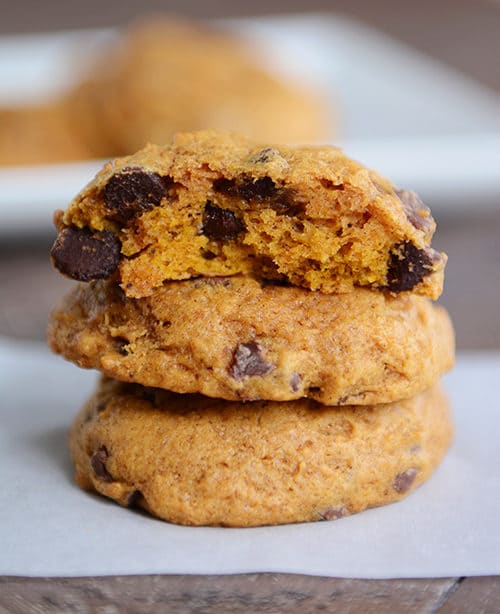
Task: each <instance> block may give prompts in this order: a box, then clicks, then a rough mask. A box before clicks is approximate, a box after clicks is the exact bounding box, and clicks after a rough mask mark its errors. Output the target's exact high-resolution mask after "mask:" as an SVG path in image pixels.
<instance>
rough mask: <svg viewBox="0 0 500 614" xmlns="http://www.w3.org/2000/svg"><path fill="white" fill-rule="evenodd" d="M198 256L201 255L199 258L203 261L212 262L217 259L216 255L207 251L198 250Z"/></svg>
mask: <svg viewBox="0 0 500 614" xmlns="http://www.w3.org/2000/svg"><path fill="white" fill-rule="evenodd" d="M200 254H201V257H202V258H204V259H205V260H213V259H214V258H217V254H214V253H213V252H211V251H210V250H209V249H202V250H200Z"/></svg>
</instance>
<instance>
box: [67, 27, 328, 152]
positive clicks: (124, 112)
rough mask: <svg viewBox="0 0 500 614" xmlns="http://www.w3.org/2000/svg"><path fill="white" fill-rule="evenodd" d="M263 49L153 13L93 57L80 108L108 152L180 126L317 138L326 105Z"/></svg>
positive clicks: (324, 132)
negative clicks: (273, 64)
mask: <svg viewBox="0 0 500 614" xmlns="http://www.w3.org/2000/svg"><path fill="white" fill-rule="evenodd" d="M265 54H266V51H264V50H263V49H261V48H259V47H256V46H255V45H250V44H246V43H245V42H244V39H243V38H240V37H238V36H235V35H231V34H229V33H228V32H227V31H224V30H222V29H221V30H218V29H215V28H211V27H209V26H208V24H204V23H200V22H190V21H187V20H179V19H169V18H156V19H154V20H147V21H144V22H139V23H137V24H134V25H133V26H132V27H130V28H129V29H128V30H127V31H126V32H125V33H124V34H123V36H121V37H120V38H119V39H118V40H116V41H113V42H112V43H111V45H110V46H109V47H108V48H107V49H105V50H104V51H103V52H102V53H101V54H100V56H99V58H98V60H97V62H96V65H95V67H94V69H93V70H92V71H90V74H89V77H88V84H89V85H90V87H85V88H83V89H81V90H80V91H79V92H78V93H77V94H78V96H79V102H80V103H81V104H80V107H81V108H83V109H85V106H87V109H88V111H89V113H90V115H91V116H93V117H95V118H96V123H97V124H98V125H99V128H100V132H101V134H102V137H103V140H104V141H107V142H108V143H109V144H110V146H111V153H113V154H114V155H125V154H129V153H131V152H133V151H137V150H138V149H140V148H141V147H144V145H146V143H148V142H153V143H167V142H168V141H170V140H171V139H172V137H173V135H174V134H175V132H177V131H180V130H200V129H204V128H207V127H210V128H216V129H223V130H237V131H239V132H242V133H244V134H246V135H248V136H251V137H253V138H257V139H269V140H271V141H277V142H311V141H323V140H324V139H325V138H327V137H328V135H330V134H331V132H332V130H331V126H330V125H329V124H330V123H331V119H330V118H331V111H330V110H327V107H326V104H325V103H324V102H323V101H322V100H321V98H320V96H319V95H317V94H315V93H313V92H311V88H310V87H306V85H305V84H301V83H297V82H294V81H293V80H287V79H284V78H282V76H281V75H279V76H278V75H274V74H273V73H272V71H270V69H269V62H268V61H267V60H268V58H267V55H265Z"/></svg>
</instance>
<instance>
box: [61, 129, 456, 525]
mask: <svg viewBox="0 0 500 614" xmlns="http://www.w3.org/2000/svg"><path fill="white" fill-rule="evenodd" d="M55 219H56V225H57V228H58V237H57V240H56V242H55V244H54V247H53V249H52V260H53V263H54V265H55V266H56V267H57V268H58V269H59V270H60V271H61V272H62V273H63V274H65V275H67V276H69V277H72V278H73V279H76V280H79V281H80V282H86V283H80V284H79V285H78V286H77V287H75V289H74V290H73V291H72V292H71V293H70V294H69V296H67V297H66V298H65V300H64V302H63V303H62V305H61V306H60V307H59V308H58V309H56V310H55V311H54V313H53V314H52V316H51V321H50V324H49V342H50V345H51V347H52V349H53V350H54V351H56V352H59V353H61V354H63V355H64V356H65V357H66V358H68V359H69V360H72V361H74V362H75V363H76V364H78V365H80V366H82V367H86V368H96V369H98V370H100V371H101V372H102V373H103V374H104V377H103V379H102V381H101V383H100V385H99V387H98V390H97V392H96V393H95V395H94V396H93V397H92V398H91V399H90V400H89V401H88V403H87V404H86V406H85V407H84V408H83V410H82V411H81V413H80V414H79V416H78V417H77V418H76V421H75V423H74V425H73V428H72V431H71V435H70V445H71V451H72V456H73V460H74V463H75V466H76V479H77V482H78V484H79V485H80V486H82V487H83V488H85V489H90V490H95V491H97V492H99V493H102V494H103V495H105V496H108V497H111V498H112V499H115V500H116V501H118V502H119V503H120V504H122V505H132V504H134V505H139V506H141V507H142V508H144V509H146V510H147V511H149V512H150V513H151V514H153V515H155V516H158V517H160V518H163V519H165V520H168V521H171V522H176V523H181V524H193V525H227V526H255V525H262V524H279V523H287V522H301V521H311V520H321V519H334V518H339V517H341V516H345V515H347V514H351V513H353V512H358V511H361V510H363V509H365V508H367V507H371V506H376V505H381V504H384V503H389V502H391V501H395V500H398V499H400V498H402V497H403V496H405V495H406V494H407V493H409V492H410V491H411V490H412V489H413V488H415V487H416V486H418V485H419V484H421V483H422V482H423V481H424V480H425V479H427V478H428V477H429V475H430V474H431V473H432V471H433V470H434V469H435V468H436V466H437V465H438V464H439V462H440V460H441V459H442V457H443V455H444V453H445V451H446V449H447V447H448V445H449V442H450V439H451V431H452V427H451V422H450V416H449V410H448V406H447V401H446V399H445V397H444V395H443V393H442V391H441V390H440V388H439V383H438V380H439V377H440V375H441V374H442V373H444V372H445V371H446V370H448V369H449V368H451V366H452V364H453V360H454V340H453V331H452V326H451V323H450V320H449V318H448V315H447V314H446V312H445V311H444V309H443V308H442V307H439V306H437V305H435V304H433V303H432V301H431V299H436V298H437V297H438V296H439V294H440V292H441V289H442V282H443V271H444V266H445V262H446V257H445V256H444V254H440V253H438V252H436V251H435V250H433V249H432V248H431V247H430V241H431V237H432V234H433V232H434V228H435V224H434V221H433V219H432V217H431V215H430V212H429V210H428V208H427V207H426V206H425V205H424V204H423V203H422V202H421V201H420V200H419V198H418V197H417V196H416V195H415V194H414V193H412V192H407V191H402V190H397V189H395V188H394V187H393V186H392V185H391V184H390V182H388V181H387V180H386V179H384V178H383V177H381V176H379V175H378V174H376V173H375V172H373V171H371V170H369V169H367V168H364V167H363V166H361V165H359V164H357V163H355V162H353V161H352V160H349V159H348V158H347V157H346V156H345V155H343V154H342V152H341V151H339V150H337V149H335V148H333V147H284V146H278V147H268V146H262V145H257V144H255V143H253V142H251V141H248V140H247V139H245V138H243V137H239V136H236V135H234V134H225V133H218V132H213V131H206V132H200V133H194V134H180V135H178V136H177V137H176V138H175V140H174V142H173V144H171V145H168V146H164V147H158V146H148V147H147V148H146V149H144V150H142V151H140V152H138V153H137V154H135V155H133V156H130V157H127V158H123V159H118V160H116V161H114V162H113V163H109V164H107V165H106V166H105V167H104V168H103V169H102V171H101V172H100V173H99V174H98V175H97V177H96V178H95V179H94V180H93V181H92V182H91V183H90V184H89V185H88V186H87V187H85V188H84V190H83V191H82V192H81V193H80V194H79V195H78V196H77V197H76V199H75V200H74V202H73V203H71V205H70V206H69V208H68V209H67V211H66V212H64V213H63V212H58V213H57V214H56V218H55Z"/></svg>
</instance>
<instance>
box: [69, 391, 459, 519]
mask: <svg viewBox="0 0 500 614" xmlns="http://www.w3.org/2000/svg"><path fill="white" fill-rule="evenodd" d="M451 436H452V426H451V421H450V414H449V409H448V403H447V400H446V397H445V396H444V394H443V393H442V391H441V390H440V388H439V387H435V388H433V389H431V390H428V391H426V392H423V393H421V394H420V395H418V396H416V397H414V398H412V399H409V400H406V401H402V402H398V403H393V404H389V405H379V406H369V407H362V408H361V407H343V408H325V407H323V406H320V405H318V404H316V403H315V402H313V401H306V400H302V401H295V402H292V403H269V402H263V401H259V402H255V403H246V404H241V403H231V402H224V401H219V400H215V399H209V398H207V397H202V396H198V395H176V394H173V393H168V392H165V391H161V390H158V389H145V388H143V387H141V386H137V385H132V384H123V383H119V382H116V381H112V380H104V381H103V382H102V383H101V385H100V387H99V389H98V391H97V392H96V394H95V395H94V396H93V397H92V398H91V399H90V401H89V402H88V403H87V404H86V406H85V407H84V409H83V410H82V411H81V413H80V414H79V415H78V417H77V418H76V420H75V422H74V424H73V427H72V430H71V434H70V447H71V452H72V456H73V461H74V463H75V466H76V480H77V482H78V484H79V485H80V486H81V487H82V488H84V489H88V490H93V491H96V492H98V493H100V494H102V495H105V496H106V497H110V498H111V499H114V500H116V501H117V502H118V503H120V504H121V505H125V506H130V505H136V506H140V507H141V508H144V509H145V510H147V511H148V512H149V513H151V514H152V515H154V516H157V517H159V518H162V519H164V520H167V521H169V522H173V523H178V524H186V525H224V526H235V527H249V526H257V525H267V524H282V523H291V522H305V521H314V520H333V519H337V518H340V517H342V516H346V515H349V514H352V513H354V512H359V511H361V510H364V509H365V508H368V507H373V506H378V505H383V504H386V503H391V502H393V501H397V500H399V499H401V498H403V497H404V496H406V495H407V494H408V493H410V492H411V491H412V490H413V489H414V488H415V487H417V486H418V485H420V484H421V483H422V482H423V481H425V480H426V479H427V478H428V477H429V476H430V475H431V473H432V472H433V471H434V469H435V468H436V467H437V465H438V464H439V462H440V461H441V459H442V457H443V455H444V453H445V451H446V449H447V448H448V446H449V443H450V440H451Z"/></svg>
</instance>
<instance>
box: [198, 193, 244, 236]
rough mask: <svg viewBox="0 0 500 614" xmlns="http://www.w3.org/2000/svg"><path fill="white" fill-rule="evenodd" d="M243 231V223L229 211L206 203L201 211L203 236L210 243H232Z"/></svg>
mask: <svg viewBox="0 0 500 614" xmlns="http://www.w3.org/2000/svg"><path fill="white" fill-rule="evenodd" d="M244 230H245V225H244V224H243V222H242V221H241V220H240V219H238V218H237V217H236V215H235V214H234V213H233V212H232V211H231V210H230V209H222V208H221V207H216V206H215V205H212V203H211V202H207V204H206V205H205V209H204V211H203V228H202V232H203V234H204V235H205V236H206V237H208V238H209V239H211V240H212V241H234V239H236V237H237V236H238V235H239V234H240V233H241V232H243V231H244Z"/></svg>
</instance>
